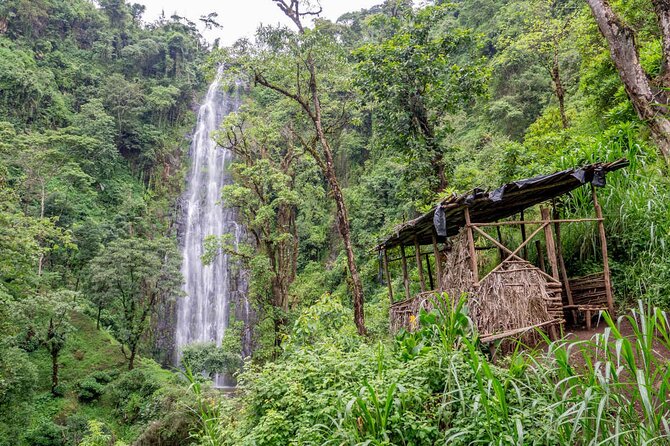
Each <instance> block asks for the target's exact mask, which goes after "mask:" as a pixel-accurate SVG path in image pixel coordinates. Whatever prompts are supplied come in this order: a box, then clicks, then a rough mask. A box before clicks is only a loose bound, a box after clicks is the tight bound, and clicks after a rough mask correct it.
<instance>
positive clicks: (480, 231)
mask: <svg viewBox="0 0 670 446" xmlns="http://www.w3.org/2000/svg"><path fill="white" fill-rule="evenodd" d="M472 227H473V228H474V230H475V231H477V232H479V233H480V234H481V235H482V236H484V238H486V239H488V240H490V241H491V242H493V244H495V245H496V246H497V247H498V248H500V249H501V250H503V251H505V252H507V253H508V254H510V255H509V257H507V258H506V259H505V260H504V261H505V262H507V261H509V260H512V259H518V260H520V261H522V262H527V260H525V259H523V258H521V257H519V256H518V254H517V253H518V252H519V250H518V249H517V250H516V251H512V250H511V249H509V248H508V247H507V246H505V245H503V244H501V243H498V242H497V241H496V240H495V239H494V238H493V237H491V236H490V235H488V234H487V233H486V232H484V231H483V230H482V229H481V228H478V227H477V226H476V225H472ZM541 229H542V228H539V229H537V230H536V231H535V232H534V233H533V235H532V236H531V238H530V239H528V240H526V241H525V242H524V243H528V242H529V241H530V240H532V238H533V237H535V235H537V233H538V232H540V230H541ZM501 263H502V262H501ZM497 269H498V268H497V267H496V268H495V269H494V270H493V271H491V272H494V271H496V270H497ZM540 273H542V275H543V276H545V277H546V278H547V279H549V280H552V281H554V282H557V283H560V282H559V281H558V280H555V279H554V278H553V277H552V276H550V275H549V274H547V273H545V272H544V271H543V270H540ZM489 274H491V273H489ZM489 274H487V276H488V275H489Z"/></svg>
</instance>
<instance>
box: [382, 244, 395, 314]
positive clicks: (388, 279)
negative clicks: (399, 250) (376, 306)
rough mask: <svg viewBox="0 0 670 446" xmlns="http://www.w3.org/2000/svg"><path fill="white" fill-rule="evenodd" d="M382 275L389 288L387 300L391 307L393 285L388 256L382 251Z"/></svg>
mask: <svg viewBox="0 0 670 446" xmlns="http://www.w3.org/2000/svg"><path fill="white" fill-rule="evenodd" d="M384 275H386V284H387V285H388V287H389V300H390V301H391V305H393V283H391V274H390V273H389V254H388V252H387V251H386V250H385V249H384Z"/></svg>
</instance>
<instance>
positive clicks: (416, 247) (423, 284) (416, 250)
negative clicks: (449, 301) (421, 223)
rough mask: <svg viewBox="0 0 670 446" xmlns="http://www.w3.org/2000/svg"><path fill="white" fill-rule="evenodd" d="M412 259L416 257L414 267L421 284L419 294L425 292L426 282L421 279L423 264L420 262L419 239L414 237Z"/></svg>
mask: <svg viewBox="0 0 670 446" xmlns="http://www.w3.org/2000/svg"><path fill="white" fill-rule="evenodd" d="M414 257H416V267H417V268H418V270H419V283H420V284H421V292H422V293H425V292H426V281H425V280H424V278H423V263H422V262H421V246H420V245H419V239H418V238H417V237H416V236H414Z"/></svg>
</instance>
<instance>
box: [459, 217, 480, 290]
mask: <svg viewBox="0 0 670 446" xmlns="http://www.w3.org/2000/svg"><path fill="white" fill-rule="evenodd" d="M463 213H464V215H465V227H466V228H467V233H468V249H469V250H470V268H472V275H473V278H474V283H475V285H478V284H479V270H478V268H477V250H476V249H475V237H474V235H473V233H472V222H471V221H470V209H469V208H468V207H467V206H466V207H465V208H464V209H463Z"/></svg>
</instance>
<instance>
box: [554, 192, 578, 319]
mask: <svg viewBox="0 0 670 446" xmlns="http://www.w3.org/2000/svg"><path fill="white" fill-rule="evenodd" d="M552 205H553V208H554V219H558V217H559V215H558V208H557V207H556V202H555V201H554V202H553V203H552ZM554 230H555V231H556V254H557V255H558V263H559V266H560V267H561V279H562V281H563V290H565V295H566V297H567V298H568V305H573V304H574V302H573V301H572V290H571V289H570V280H569V279H568V271H567V270H566V269H565V259H564V258H563V243H561V224H560V223H554ZM575 322H577V314H576V312H575V311H573V312H572V323H575Z"/></svg>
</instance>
